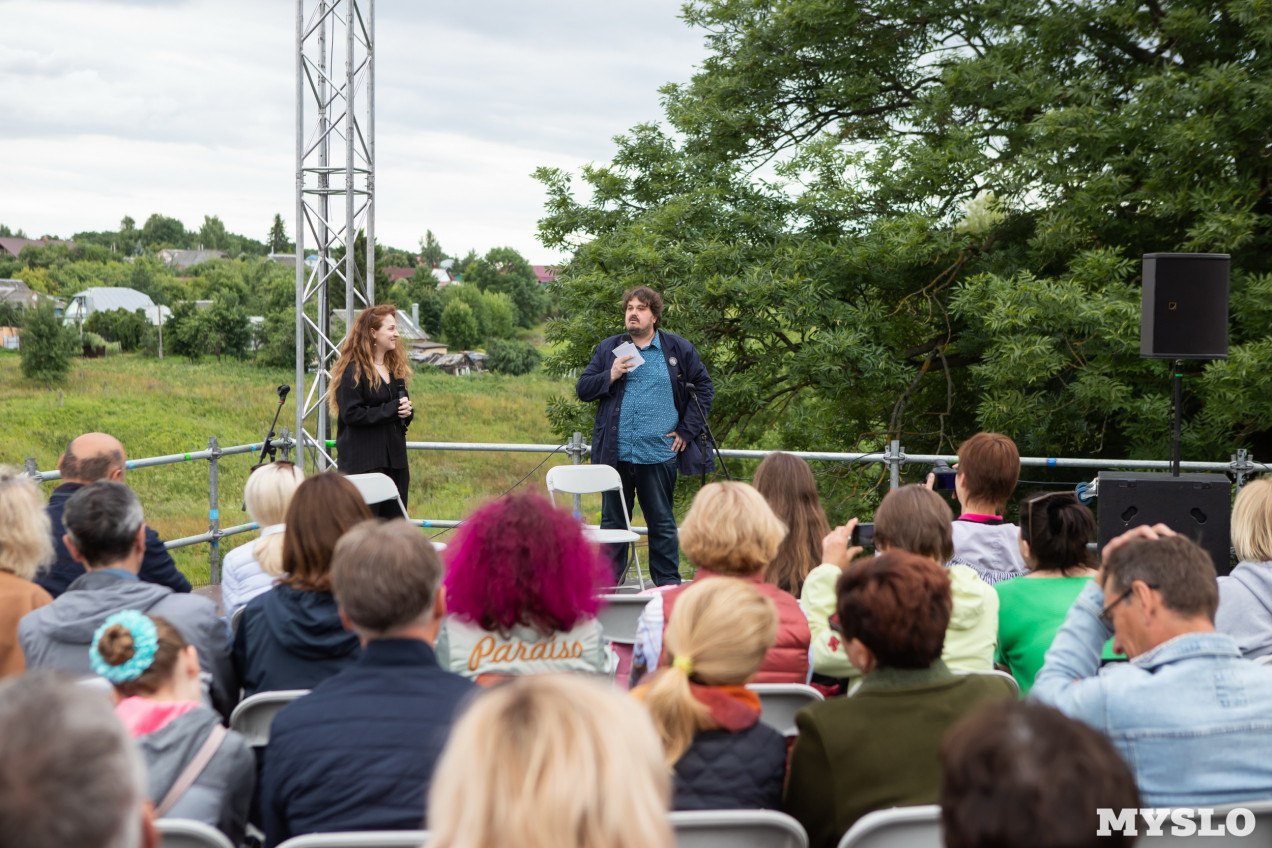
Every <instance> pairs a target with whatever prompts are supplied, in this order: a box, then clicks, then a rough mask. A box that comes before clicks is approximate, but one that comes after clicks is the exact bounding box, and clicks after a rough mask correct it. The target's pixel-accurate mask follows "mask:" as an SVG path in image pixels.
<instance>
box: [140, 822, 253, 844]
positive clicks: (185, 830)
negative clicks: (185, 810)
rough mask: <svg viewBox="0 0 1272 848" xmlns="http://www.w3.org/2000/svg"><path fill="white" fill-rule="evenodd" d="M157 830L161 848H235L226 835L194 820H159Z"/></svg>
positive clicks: (156, 823)
mask: <svg viewBox="0 0 1272 848" xmlns="http://www.w3.org/2000/svg"><path fill="white" fill-rule="evenodd" d="M155 829H157V830H158V831H159V846H160V848H234V843H232V842H230V840H229V837H227V836H226V835H225V834H224V833H222V832H221V831H219V830H217V829H216V828H215V827H212V826H211V825H207V824H204V823H203V822H199V821H194V820H192V819H158V820H156V821H155Z"/></svg>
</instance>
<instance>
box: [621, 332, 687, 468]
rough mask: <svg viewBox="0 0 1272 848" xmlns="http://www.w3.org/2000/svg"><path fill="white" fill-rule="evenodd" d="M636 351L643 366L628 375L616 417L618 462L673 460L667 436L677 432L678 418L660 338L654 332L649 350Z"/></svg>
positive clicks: (639, 463) (672, 452) (644, 348)
mask: <svg viewBox="0 0 1272 848" xmlns="http://www.w3.org/2000/svg"><path fill="white" fill-rule="evenodd" d="M639 349H640V355H641V356H642V357H643V358H644V360H645V364H644V365H641V366H640V367H639V368H637V369H636V370H634V371H629V372H627V387H626V388H625V389H624V390H623V406H622V409H621V410H619V417H618V460H619V462H633V463H636V464H637V465H656V464H658V463H660V462H667V461H668V460H671V459H674V458H675V457H676V452H675V451H673V450H672V449H671V439H669V438H668V437H667V434H668V433H670V432H671V431H672V430H675V429H676V425H677V424H678V423H679V422H680V415H679V414H678V413H677V412H676V400H675V398H674V397H673V396H672V394H671V375H670V374H669V373H667V360H666V359H665V358H664V357H663V351H662V337H661V335H660V334H659V333H658V332H655V333H654V340H653V341H652V342H650V343H649V347H642V348H639Z"/></svg>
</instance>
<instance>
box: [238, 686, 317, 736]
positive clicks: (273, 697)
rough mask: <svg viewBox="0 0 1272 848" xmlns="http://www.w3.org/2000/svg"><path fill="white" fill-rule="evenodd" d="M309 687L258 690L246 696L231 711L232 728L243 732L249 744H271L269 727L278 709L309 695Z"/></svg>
mask: <svg viewBox="0 0 1272 848" xmlns="http://www.w3.org/2000/svg"><path fill="white" fill-rule="evenodd" d="M308 694H309V690H308V689H280V690H279V691H277V692H257V693H256V694H255V695H253V696H251V697H250V698H244V699H243V700H242V701H241V702H240V703H239V705H238V706H237V707H235V708H234V712H232V713H230V730H237V731H238V732H239V733H241V734H243V738H244V739H246V740H247V744H249V745H251V746H252V747H253V748H263V747H265V746H266V745H268V744H269V727H270V725H271V724H273V723H274V716H276V715H278V711H279V710H281V709H282V708H283V707H285V706H287V705H288V704H290V703H291V702H292V701H294V700H296V699H297V698H300V697H302V696H304V695H308Z"/></svg>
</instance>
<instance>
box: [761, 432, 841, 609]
mask: <svg viewBox="0 0 1272 848" xmlns="http://www.w3.org/2000/svg"><path fill="white" fill-rule="evenodd" d="M752 485H754V486H755V489H756V491H758V492H759V493H760V494H761V495H763V496H764V500H766V501H768V505H769V507H771V508H772V510H773V514H774V515H776V516H777V517H778V519H779V520H780V521H781V522H782V523H783V524H785V525H786V538H784V539H782V544H781V545H780V546H778V549H777V554H776V555H775V556H774V557H773V560H772V562H770V563H769V564H768V567H767V568H765V569H764V580H765V582H767V583H772V584H773V585H774V586H776V587H777V588H779V589H782V590H783V591H786V592H790V593H791V594H792V595H794V596H795V597H797V598H798V597H799V593H800V590H801V589H802V588H803V586H804V580H806V579H807V578H808V573H809V572H810V571H812V570H813V569H814V568H816V567H817V564H818V563H820V562H821V555H822V539H825V538H826V534H827V533H829V532H830V523H829V522H828V521H827V520H826V513H825V512H824V511H823V510H822V505H821V496H820V495H819V494H818V493H817V480H816V479H814V478H813V469H811V468H809V467H808V463H807V462H805V461H804V460H802V459H800V458H799V457H798V456H795V455H794V454H789V453H781V452H778V453H772V454H769V455H768V456H766V457H765V458H764V461H763V462H761V463H760V467H759V468H757V469H755V479H754V480H753V481H752Z"/></svg>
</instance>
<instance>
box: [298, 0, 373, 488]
mask: <svg viewBox="0 0 1272 848" xmlns="http://www.w3.org/2000/svg"><path fill="white" fill-rule="evenodd" d="M342 66H343V67H342ZM337 69H340V71H339V72H337ZM342 198H343V201H344V203H343V207H342V204H341V202H340V201H341V199H342ZM333 215H334V216H335V217H334V218H333ZM360 230H362V231H365V233H366V265H365V267H361V268H360V267H358V263H357V262H356V261H355V260H356V257H355V255H354V253H355V252H354V241H355V239H356V238H357V235H358V232H359V231H360ZM295 233H296V439H297V442H298V447H299V448H300V452H301V456H300V459H301V460H302V461H303V460H304V455H303V450H304V448H305V447H308V448H309V449H310V456H311V458H312V461H313V464H314V466H316V468H317V469H318V470H326V469H327V468H328V467H329V466H331V465H333V464H334V463H333V462H332V460H331V456H330V453H329V452H328V451H327V448H326V440H327V439H329V438H330V437H331V422H330V421H329V420H328V411H327V392H328V382H329V378H330V368H331V366H332V365H333V364H334V363H335V360H336V357H337V356H338V355H339V344H340V340H341V338H343V334H344V329H343V328H342V329H341V330H340V333H341V335H340V336H339V337H337V338H332V335H331V312H332V304H333V298H334V299H335V303H336V308H337V309H340V308H343V312H344V315H345V326H346V327H347V326H349V324H351V323H352V316H353V314H354V313H355V311H357V310H360V309H362V308H363V307H365V306H366V305H367V304H373V303H375V0H296V224H295ZM307 243H309V244H312V247H310V248H308V249H306V244H307ZM307 254H308V255H309V256H313V257H316V261H315V262H314V264H313V265H312V266H309V265H306V263H305V256H306V255H307ZM341 293H343V295H344V297H343V304H341V303H340V300H339V298H340V295H341ZM307 342H308V344H309V346H310V347H311V350H312V352H313V353H312V356H311V358H310V360H309V361H306V356H305V348H306V343H307Z"/></svg>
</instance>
